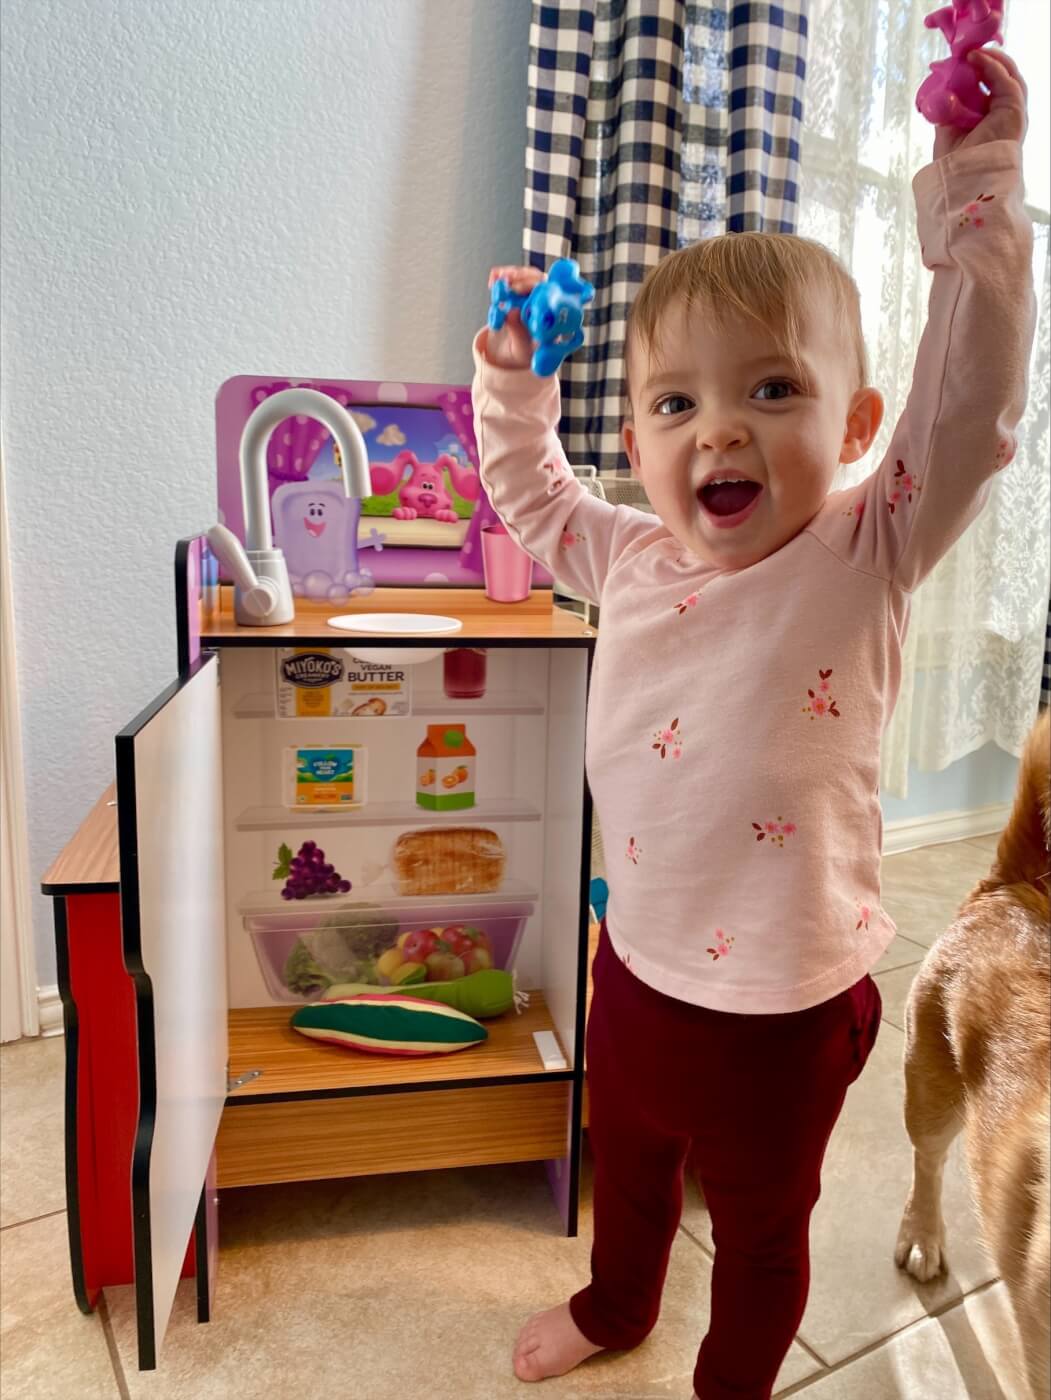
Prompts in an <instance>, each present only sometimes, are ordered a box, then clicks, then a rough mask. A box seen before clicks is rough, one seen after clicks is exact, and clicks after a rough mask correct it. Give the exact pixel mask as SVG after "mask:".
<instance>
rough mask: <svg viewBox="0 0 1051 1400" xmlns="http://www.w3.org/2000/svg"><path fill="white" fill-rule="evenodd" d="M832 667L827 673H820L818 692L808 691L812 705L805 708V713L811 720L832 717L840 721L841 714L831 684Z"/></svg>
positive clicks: (818, 674)
mask: <svg viewBox="0 0 1051 1400" xmlns="http://www.w3.org/2000/svg"><path fill="white" fill-rule="evenodd" d="M831 674H832V670H831V667H830V668H829V669H828V670H827V671H818V673H817V676H818V680H817V690H808V691H807V694H808V695H809V696H810V704H809V705H804V706H803V713H804V714H805V715H809V716H810V718H811V719H821V718H824V716H826V715H832V716H833V717H834V718H835V719H839V717H840V712H839V708H838V706H837V703H836V701H835V700H834V699H833V698H832V693H831V691H832V687H831V685H830V684H829V679H828V678H829V676H831Z"/></svg>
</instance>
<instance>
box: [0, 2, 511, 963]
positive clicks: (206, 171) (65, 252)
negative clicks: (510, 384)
mask: <svg viewBox="0 0 1051 1400" xmlns="http://www.w3.org/2000/svg"><path fill="white" fill-rule="evenodd" d="M529 10H530V5H529V0H252V3H250V4H245V3H244V2H243V0H164V3H162V2H161V0H61V3H58V0H51V2H50V3H48V0H4V35H3V39H4V43H3V70H2V87H3V95H2V101H3V110H2V143H3V146H2V153H3V193H4V236H3V247H2V266H0V276H2V291H3V329H2V336H3V341H2V350H3V355H2V366H0V373H2V379H0V391H2V416H3V432H4V449H5V456H6V464H7V473H8V484H9V510H10V523H11V534H12V543H11V557H12V564H13V568H14V600H15V607H16V616H17V621H18V627H17V642H18V653H19V681H20V692H21V704H22V715H23V731H24V736H25V768H26V786H27V790H28V801H29V838H30V862H31V869H32V876H33V882H34V886H35V887H36V886H38V883H39V877H40V875H41V873H42V872H43V871H44V869H45V868H46V867H47V865H48V864H49V863H50V861H51V859H52V858H53V857H54V855H55V854H56V853H57V852H58V850H59V849H60V848H61V847H62V846H63V844H64V843H65V842H66V840H67V839H68V838H69V836H70V835H71V833H72V832H73V831H74V830H75V828H76V827H77V825H78V824H79V822H80V821H81V819H82V818H83V817H84V816H85V814H86V813H87V811H88V809H89V807H90V806H91V804H92V803H93V802H94V800H95V798H96V797H97V796H98V794H99V792H100V791H101V790H102V788H103V787H104V786H105V785H106V784H107V783H108V782H109V781H110V780H111V778H112V774H113V735H114V734H115V732H116V731H117V730H118V729H120V728H121V727H122V726H123V725H124V724H125V723H126V722H127V721H128V720H129V719H131V718H132V717H133V716H134V715H135V714H136V713H137V712H138V710H140V709H141V708H142V707H143V706H144V705H145V704H146V703H147V702H148V701H149V700H150V699H151V698H152V696H153V695H154V694H156V692H157V691H159V690H160V689H162V688H163V687H164V686H165V685H166V684H167V683H168V682H169V681H170V680H171V679H172V678H173V676H174V671H175V631H174V607H173V579H172V560H173V551H174V546H175V541H176V539H177V538H178V537H179V536H180V535H187V534H192V533H194V532H196V531H198V530H200V529H202V528H204V527H207V526H208V525H209V524H210V523H211V522H212V521H213V520H214V519H215V510H216V507H215V483H214V475H215V466H214V430H213V398H214V395H215V392H216V390H217V388H218V387H219V385H220V384H221V383H222V381H223V380H224V379H226V378H228V377H229V376H230V375H233V374H244V373H258V374H264V373H265V374H274V375H290V376H294V377H295V376H307V375H330V376H334V377H345V378H362V379H382V378H404V379H419V380H432V381H442V382H449V383H465V382H469V378H470V339H471V335H472V332H473V330H474V328H475V327H476V326H477V325H478V324H479V323H480V322H481V319H482V316H483V314H484V311H485V306H486V295H487V294H486V289H485V278H486V273H487V271H488V268H489V266H490V264H491V263H493V262H501V261H507V260H517V259H518V257H519V256H520V250H521V225H522V190H523V162H524V149H525V104H526V62H527V55H528V31H529ZM5 683H6V681H5ZM34 917H35V932H36V941H37V950H38V980H39V981H40V982H41V983H44V984H46V983H51V982H53V981H54V978H55V964H54V950H53V933H52V922H51V908H50V901H49V900H45V899H44V897H43V896H41V895H37V896H36V898H35V911H34Z"/></svg>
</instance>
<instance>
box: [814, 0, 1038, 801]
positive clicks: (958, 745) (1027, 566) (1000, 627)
mask: <svg viewBox="0 0 1051 1400" xmlns="http://www.w3.org/2000/svg"><path fill="white" fill-rule="evenodd" d="M932 8H934V5H933V0H811V5H810V41H809V49H808V55H807V79H806V100H805V104H804V130H803V174H802V198H801V201H800V211H801V212H800V220H799V232H800V233H801V234H805V235H807V236H809V237H812V238H817V239H820V241H821V242H822V243H824V244H825V245H826V246H827V247H829V248H831V249H833V250H834V251H835V252H836V253H838V254H839V256H840V257H841V258H842V259H843V261H844V262H845V263H846V265H847V266H848V267H849V268H850V270H851V272H852V273H853V276H854V278H855V280H856V281H857V283H858V286H859V288H860V291H861V303H862V322H863V327H864V332H865V340H866V343H867V345H868V350H869V356H870V360H871V378H872V382H873V383H874V384H875V385H876V387H877V388H878V389H880V391H881V392H882V393H883V395H884V397H885V399H886V404H887V412H886V418H885V421H884V424H883V427H882V429H881V431H880V434H879V437H878V438H877V440H876V442H875V444H874V446H873V449H872V452H871V453H870V454H869V456H868V457H867V458H866V460H865V462H864V463H859V464H855V465H854V466H853V467H851V468H850V469H849V472H850V474H849V475H846V474H845V475H844V478H843V480H842V481H841V482H840V483H838V484H841V485H845V484H849V483H850V482H852V481H856V480H859V479H860V478H861V477H862V476H864V475H866V474H867V473H868V472H869V471H871V470H872V467H873V466H874V465H875V463H876V462H878V461H879V459H880V457H881V456H882V455H883V452H884V451H885V450H886V445H887V442H888V441H889V438H890V434H891V431H892V429H893V426H894V424H895V422H896V421H897V419H898V416H899V415H900V413H901V411H902V408H903V407H904V404H905V400H906V397H907V395H908V389H909V382H910V379H911V375H912V367H913V361H914V358H915V354H916V347H917V345H918V343H919V338H920V333H921V331H922V329H923V324H924V319H925V314H926V304H927V295H928V290H929V285H930V274H929V273H928V272H927V270H926V269H925V268H924V267H923V264H922V262H921V260H920V254H919V247H918V244H917V240H916V236H915V210H914V205H913V199H912V191H911V181H912V177H913V175H914V174H915V173H916V171H917V170H918V169H919V168H920V167H921V166H923V165H925V164H926V163H927V162H928V161H929V160H930V158H931V146H932V142H933V131H934V128H933V127H931V126H930V125H929V124H928V123H927V122H926V121H924V120H923V118H922V117H920V115H919V113H918V112H916V110H915V94H916V89H917V87H918V86H919V84H920V82H921V81H922V80H923V77H924V76H925V74H926V72H927V66H928V64H929V63H930V61H931V60H932V59H934V58H940V57H943V56H944V42H943V40H942V39H941V36H940V35H939V34H937V33H932V32H931V31H930V30H927V29H925V28H924V26H923V16H924V14H925V13H927V12H929V11H930V10H931V9H932ZM1049 13H1051V7H1049V5H1048V0H1007V27H1006V32H1005V37H1004V47H1005V49H1006V50H1007V51H1008V52H1009V53H1011V54H1012V56H1013V57H1014V58H1016V59H1017V60H1018V62H1019V65H1020V67H1021V68H1022V71H1023V73H1024V75H1025V77H1026V81H1027V84H1028V87H1029V93H1030V127H1029V136H1028V138H1027V141H1026V147H1025V169H1026V200H1027V205H1028V207H1029V211H1030V213H1031V214H1032V216H1033V220H1034V224H1035V232H1036V242H1035V253H1034V260H1033V273H1034V280H1035V283H1036V288H1037V300H1038V303H1039V320H1038V323H1037V335H1036V346H1035V350H1034V357H1033V362H1032V364H1031V366H1030V394H1029V405H1028V408H1027V410H1026V414H1025V417H1024V418H1023V421H1022V423H1021V425H1020V433H1019V436H1020V442H1019V450H1018V454H1017V456H1016V458H1015V460H1014V462H1013V463H1012V464H1011V466H1010V467H1009V468H1008V470H1007V471H1005V472H1002V473H1000V475H999V476H998V477H997V479H996V481H995V483H994V487H993V494H992V497H991V500H990V502H989V505H988V507H987V508H986V510H985V511H984V512H983V514H982V516H981V518H980V519H979V520H978V521H977V522H976V523H975V524H974V525H973V526H972V528H971V529H970V530H969V531H968V532H967V533H966V534H965V535H964V537H963V538H962V539H961V540H960V541H959V542H958V543H957V545H956V546H955V548H954V549H953V550H952V551H951V553H950V554H949V555H947V556H946V558H945V559H943V560H942V561H941V563H940V564H939V566H938V568H937V569H936V570H935V571H934V573H933V574H932V575H931V576H930V577H929V578H928V579H927V580H926V581H925V583H924V584H923V585H922V587H921V588H920V589H919V590H918V591H917V593H916V596H915V598H914V601H913V608H912V621H911V625H910V628H909V636H908V641H907V643H906V648H905V656H904V669H903V676H902V687H901V696H900V699H899V701H898V707H897V710H896V712H895V715H894V718H893V720H892V721H891V724H890V727H889V729H888V731H887V736H886V742H885V745H884V759H883V775H882V781H883V786H884V788H885V789H886V790H887V791H888V792H890V793H892V794H893V795H894V796H897V797H904V796H905V795H906V779H907V773H908V767H909V763H910V762H912V763H914V764H915V765H916V766H917V767H918V768H919V769H921V770H924V771H937V770H940V769H942V768H945V767H946V766H947V765H948V764H950V763H952V762H953V761H954V760H956V759H958V758H962V757H963V756H964V755H966V754H969V753H971V752H973V751H974V750H975V749H978V748H980V747H981V746H982V745H983V744H985V743H986V742H987V741H989V740H994V741H995V742H996V743H997V744H999V745H1000V746H1001V748H1004V749H1006V750H1008V751H1009V752H1011V753H1014V754H1017V753H1018V752H1019V749H1020V746H1021V743H1022V741H1023V739H1024V737H1025V734H1026V732H1027V731H1028V729H1029V726H1030V724H1031V723H1032V720H1033V716H1034V714H1035V711H1036V707H1037V703H1038V701H1039V697H1040V680H1041V672H1042V668H1043V653H1044V635H1045V625H1046V621H1047V612H1048V588H1049V572H1051V566H1049V559H1048V515H1049V499H1051V493H1049V478H1048V373H1049V370H1048V301H1049V264H1048V205H1049V203H1051V198H1049V193H1048V180H1049V175H1048V167H1049V160H1048V127H1049V122H1048V86H1049V83H1048V37H1047V31H1048V15H1049ZM975 392H976V393H980V392H981V385H980V384H976V385H975Z"/></svg>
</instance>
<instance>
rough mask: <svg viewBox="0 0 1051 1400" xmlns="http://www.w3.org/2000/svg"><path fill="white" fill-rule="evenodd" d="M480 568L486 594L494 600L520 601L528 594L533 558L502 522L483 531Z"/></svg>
mask: <svg viewBox="0 0 1051 1400" xmlns="http://www.w3.org/2000/svg"><path fill="white" fill-rule="evenodd" d="M482 569H483V572H484V575H485V593H486V597H487V598H491V599H492V600H493V602H494V603H521V602H522V601H523V599H525V598H528V597H529V589H530V587H531V586H532V582H533V561H532V559H530V557H529V555H528V554H527V553H526V552H525V550H524V549H523V548H522V547H521V545H519V544H518V543H517V542H516V541H515V540H514V539H512V537H511V536H510V535H509V534H508V533H507V530H506V528H505V527H504V526H503V525H500V524H495V525H487V526H485V528H484V529H483V530H482Z"/></svg>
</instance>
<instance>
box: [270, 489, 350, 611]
mask: <svg viewBox="0 0 1051 1400" xmlns="http://www.w3.org/2000/svg"><path fill="white" fill-rule="evenodd" d="M271 509H272V511H273V515H274V543H275V544H276V545H277V546H278V548H279V549H280V550H282V552H283V553H284V556H285V562H286V563H287V565H288V574H289V578H290V579H291V581H292V590H293V592H294V593H297V594H299V595H300V596H301V597H302V596H306V597H316V598H325V597H328V596H329V590H330V589H333V588H336V589H350V588H355V587H357V586H358V584H359V583H360V577H361V576H360V574H359V572H358V520H359V518H360V515H361V502H360V501H359V500H354V499H348V497H347V496H345V495H344V493H343V487H342V483H340V482H337V481H332V482H328V481H293V482H285V484H284V485H282V486H279V487H278V488H277V490H276V491H275V492H274V495H273V500H272V501H271Z"/></svg>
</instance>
